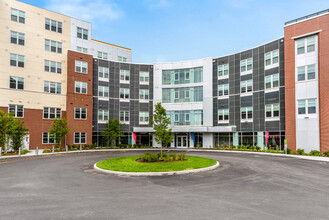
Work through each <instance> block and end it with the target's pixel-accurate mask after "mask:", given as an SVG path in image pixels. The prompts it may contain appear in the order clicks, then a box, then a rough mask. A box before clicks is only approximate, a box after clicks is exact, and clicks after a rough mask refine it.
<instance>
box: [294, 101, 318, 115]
mask: <svg viewBox="0 0 329 220" xmlns="http://www.w3.org/2000/svg"><path fill="white" fill-rule="evenodd" d="M298 114H299V115H305V114H306V115H307V114H316V99H304V100H298Z"/></svg>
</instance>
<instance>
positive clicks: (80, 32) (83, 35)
mask: <svg viewBox="0 0 329 220" xmlns="http://www.w3.org/2000/svg"><path fill="white" fill-rule="evenodd" d="M77 38H80V39H84V40H88V30H87V29H84V28H80V27H78V28H77Z"/></svg>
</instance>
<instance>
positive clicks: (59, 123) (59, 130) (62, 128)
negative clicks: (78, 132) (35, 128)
mask: <svg viewBox="0 0 329 220" xmlns="http://www.w3.org/2000/svg"><path fill="white" fill-rule="evenodd" d="M69 131H70V128H68V127H67V120H66V119H65V118H63V119H62V118H56V119H55V121H53V123H51V128H50V130H49V134H50V135H51V136H52V137H54V138H55V141H56V147H60V146H61V143H62V142H63V140H64V139H65V136H66V135H67V133H69Z"/></svg>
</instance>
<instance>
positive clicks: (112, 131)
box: [102, 118, 123, 146]
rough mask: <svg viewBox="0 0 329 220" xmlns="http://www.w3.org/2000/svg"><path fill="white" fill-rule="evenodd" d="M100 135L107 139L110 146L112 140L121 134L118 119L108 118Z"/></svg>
mask: <svg viewBox="0 0 329 220" xmlns="http://www.w3.org/2000/svg"><path fill="white" fill-rule="evenodd" d="M102 135H103V136H104V138H105V140H106V141H107V145H108V146H110V145H111V144H112V143H113V141H114V140H117V139H118V138H119V137H121V136H122V135H123V133H122V131H121V123H120V121H119V120H118V119H116V118H115V119H113V120H111V119H109V120H108V121H107V123H106V128H105V129H104V131H103V132H102Z"/></svg>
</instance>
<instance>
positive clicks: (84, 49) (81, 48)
mask: <svg viewBox="0 0 329 220" xmlns="http://www.w3.org/2000/svg"><path fill="white" fill-rule="evenodd" d="M77 51H78V52H80V53H88V48H85V47H79V46H77Z"/></svg>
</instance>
